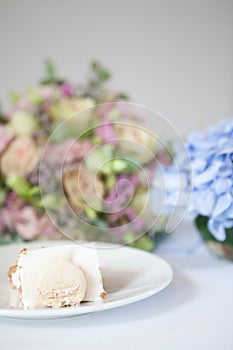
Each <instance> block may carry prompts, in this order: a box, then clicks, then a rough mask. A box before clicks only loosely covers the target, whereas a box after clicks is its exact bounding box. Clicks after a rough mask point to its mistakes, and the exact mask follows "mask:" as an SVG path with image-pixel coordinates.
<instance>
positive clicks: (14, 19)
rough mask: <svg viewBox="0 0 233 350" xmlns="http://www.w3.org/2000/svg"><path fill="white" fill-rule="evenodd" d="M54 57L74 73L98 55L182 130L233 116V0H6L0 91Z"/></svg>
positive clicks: (0, 12) (1, 95) (29, 78)
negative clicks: (45, 60) (47, 58)
mask: <svg viewBox="0 0 233 350" xmlns="http://www.w3.org/2000/svg"><path fill="white" fill-rule="evenodd" d="M45 57H51V58H52V59H54V60H55V61H56V63H57V67H58V68H59V72H60V73H61V75H63V76H67V77H69V78H72V79H73V80H78V79H81V78H82V77H84V76H85V72H86V67H87V63H88V62H89V61H90V60H91V59H93V58H96V59H98V60H100V61H101V62H103V63H105V65H107V66H108V67H109V68H111V70H112V72H114V79H113V81H112V85H113V86H114V87H116V88H119V89H124V90H125V91H128V92H129V93H130V95H131V96H132V98H133V99H134V101H135V102H137V103H140V104H144V105H146V106H148V107H151V108H155V109H156V110H158V111H159V112H161V113H162V114H163V115H165V116H166V117H167V118H169V119H170V121H171V122H172V123H174V124H175V125H176V127H177V128H178V130H179V131H180V132H181V133H183V134H184V133H185V132H187V131H189V130H190V129H192V128H197V127H198V128H201V127H203V126H205V125H207V124H208V123H213V122H215V121H217V120H219V119H221V118H223V117H230V116H233V1H232V0H177V1H176V0H173V1H172V0H170V1H168V0H154V1H153V0H142V1H137V0H134V1H131V0H118V1H116V0H115V1H111V0H109V1H90V0H77V1H75V0H60V1H59V0H45V1H43V0H40V1H38V0H37V1H35V0H31V1H30V0H19V1H17V0H15V1H14V0H0V99H1V100H2V102H3V103H4V105H5V106H7V104H8V97H7V91H8V90H9V89H17V90H19V91H22V89H23V87H24V86H28V85H30V84H34V83H35V82H36V81H37V79H38V78H39V77H40V76H41V74H42V62H43V59H44V58H45Z"/></svg>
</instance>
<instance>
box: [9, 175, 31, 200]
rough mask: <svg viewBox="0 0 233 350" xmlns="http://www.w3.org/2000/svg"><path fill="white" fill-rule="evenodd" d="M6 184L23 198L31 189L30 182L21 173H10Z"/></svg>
mask: <svg viewBox="0 0 233 350" xmlns="http://www.w3.org/2000/svg"><path fill="white" fill-rule="evenodd" d="M6 185H7V186H8V187H9V188H10V189H12V190H14V191H15V192H16V193H17V194H18V195H19V196H20V197H22V198H25V197H27V193H28V191H29V190H30V184H29V183H28V182H27V181H26V180H25V179H24V178H23V177H21V176H19V175H13V174H12V175H9V176H8V177H7V178H6Z"/></svg>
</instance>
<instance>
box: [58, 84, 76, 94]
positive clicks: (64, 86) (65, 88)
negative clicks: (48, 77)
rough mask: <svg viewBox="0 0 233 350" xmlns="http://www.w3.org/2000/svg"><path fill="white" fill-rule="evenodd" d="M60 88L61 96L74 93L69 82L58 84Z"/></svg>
mask: <svg viewBox="0 0 233 350" xmlns="http://www.w3.org/2000/svg"><path fill="white" fill-rule="evenodd" d="M60 90H61V93H62V95H63V96H67V97H71V96H73V95H74V89H73V86H72V85H71V84H69V83H64V84H62V85H61V86H60Z"/></svg>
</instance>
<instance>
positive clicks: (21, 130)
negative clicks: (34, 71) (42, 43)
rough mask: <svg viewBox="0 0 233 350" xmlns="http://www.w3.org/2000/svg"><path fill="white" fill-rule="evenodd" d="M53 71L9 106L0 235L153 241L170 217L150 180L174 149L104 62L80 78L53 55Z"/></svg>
mask: <svg viewBox="0 0 233 350" xmlns="http://www.w3.org/2000/svg"><path fill="white" fill-rule="evenodd" d="M46 74H47V75H46V77H45V79H44V80H43V81H42V82H41V83H40V84H39V85H38V86H37V87H35V88H29V89H27V91H26V94H25V95H24V96H19V95H17V94H15V93H14V94H12V96H13V100H14V106H13V108H12V109H11V110H10V111H8V112H6V113H2V115H1V122H0V243H7V242H12V241H15V240H27V241H28V240H33V239H42V238H43V239H45V238H47V239H54V238H60V237H61V235H62V237H69V238H71V239H74V240H76V239H84V240H101V241H109V242H116V243H121V244H122V243H123V244H128V243H130V244H132V245H134V246H137V247H139V248H142V249H146V250H151V249H152V248H153V247H154V242H155V233H156V232H158V231H161V230H163V224H164V221H165V220H166V219H165V218H163V217H162V218H161V217H160V218H159V221H158V220H157V221H156V220H155V217H154V215H153V214H152V213H151V210H150V205H149V203H148V189H149V187H150V184H151V181H152V179H153V174H154V170H155V168H156V166H157V162H158V160H159V162H162V163H165V164H167V163H169V162H170V156H169V154H168V153H167V152H166V151H164V150H161V149H160V148H157V149H156V139H155V137H154V135H153V133H151V131H150V130H148V129H146V127H145V124H144V121H143V120H142V119H141V116H139V115H138V111H137V108H136V109H135V106H134V105H131V104H129V103H126V102H124V101H125V100H126V99H127V96H126V95H125V94H123V93H116V92H114V91H111V90H110V89H107V88H106V85H105V83H106V81H107V80H108V79H109V78H110V74H109V72H108V71H106V69H104V68H103V67H102V66H101V65H100V64H98V63H97V62H93V63H92V64H91V70H90V73H89V76H88V79H87V83H86V84H80V85H78V86H75V85H74V84H71V83H70V82H68V81H66V80H64V79H59V78H57V75H56V72H55V69H54V66H53V65H52V64H51V62H47V63H46ZM139 114H140V113H139ZM142 125H143V127H142ZM155 221H156V224H155Z"/></svg>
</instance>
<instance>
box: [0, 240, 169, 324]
mask: <svg viewBox="0 0 233 350" xmlns="http://www.w3.org/2000/svg"><path fill="white" fill-rule="evenodd" d="M59 244H64V241H56V242H54V241H53V242H39V243H38V242H33V243H29V244H14V245H9V246H1V247H0V316H4V317H13V318H32V319H33V318H34V319H40V318H41V319H42V318H43V319H45V318H60V317H70V316H77V315H83V314H87V313H90V312H96V311H102V310H108V309H113V308H115V307H119V306H123V305H127V304H130V303H133V302H135V301H138V300H142V299H145V298H147V297H149V296H151V295H153V294H156V293H158V292H159V291H161V290H162V289H164V288H165V287H166V286H167V285H168V284H169V283H170V282H171V280H172V277H173V273H172V269H171V267H170V266H169V265H168V263H167V262H165V261H164V260H163V259H161V258H159V257H158V256H156V255H154V254H150V253H146V252H143V251H140V250H137V249H133V248H129V247H120V248H112V249H98V253H99V258H100V265H101V270H102V276H103V282H104V287H105V289H106V291H107V293H108V294H107V297H106V299H105V300H104V301H103V302H102V301H100V302H86V303H82V304H81V305H80V306H79V307H67V308H60V309H50V308H47V309H46V308H45V309H34V310H23V309H20V308H17V307H15V308H13V307H12V306H10V296H11V293H12V290H11V288H10V287H9V284H8V278H7V271H8V268H9V266H10V265H12V264H14V263H15V262H16V259H17V255H18V251H19V250H20V249H21V248H23V247H28V248H29V249H34V248H39V247H41V246H45V247H47V246H54V245H59ZM67 244H69V243H67ZM105 247H106V245H105ZM109 247H110V246H109Z"/></svg>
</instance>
